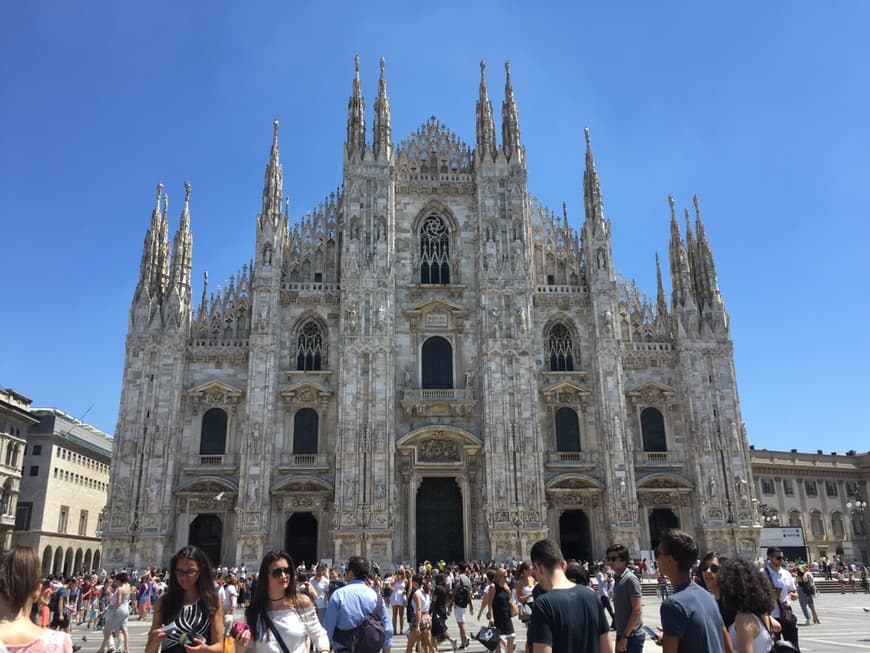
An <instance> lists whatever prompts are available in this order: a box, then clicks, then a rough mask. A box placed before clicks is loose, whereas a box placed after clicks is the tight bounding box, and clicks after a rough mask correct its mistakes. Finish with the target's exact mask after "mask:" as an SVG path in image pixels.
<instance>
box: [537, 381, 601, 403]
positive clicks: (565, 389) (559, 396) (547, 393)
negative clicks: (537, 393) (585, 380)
mask: <svg viewBox="0 0 870 653" xmlns="http://www.w3.org/2000/svg"><path fill="white" fill-rule="evenodd" d="M541 396H542V397H543V398H544V401H545V402H547V403H548V404H554V405H556V404H561V405H566V404H567V405H571V404H574V405H576V404H582V403H585V402H586V400H587V399H589V397H591V396H592V393H591V392H589V390H587V389H586V388H584V387H582V386H579V385H577V384H576V383H572V382H571V381H559V382H557V383H553V384H551V385H548V386H547V387H545V388H543V389H542V390H541Z"/></svg>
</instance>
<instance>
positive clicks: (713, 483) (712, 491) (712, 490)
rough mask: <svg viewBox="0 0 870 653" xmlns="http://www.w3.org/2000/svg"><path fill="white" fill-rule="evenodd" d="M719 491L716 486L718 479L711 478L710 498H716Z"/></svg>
mask: <svg viewBox="0 0 870 653" xmlns="http://www.w3.org/2000/svg"><path fill="white" fill-rule="evenodd" d="M718 491H719V489H718V487H717V486H716V479H715V478H714V477H712V476H711V477H710V497H711V498H715V497H716V494H717V493H718Z"/></svg>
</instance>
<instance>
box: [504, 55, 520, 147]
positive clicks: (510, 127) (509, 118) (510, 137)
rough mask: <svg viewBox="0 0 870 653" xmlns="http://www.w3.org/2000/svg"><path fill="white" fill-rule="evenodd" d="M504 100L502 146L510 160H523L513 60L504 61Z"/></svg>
mask: <svg viewBox="0 0 870 653" xmlns="http://www.w3.org/2000/svg"><path fill="white" fill-rule="evenodd" d="M504 70H505V82H504V102H502V105H501V146H502V149H503V150H504V153H505V156H506V157H507V159H508V161H512V160H516V161H517V163H522V162H523V151H522V150H523V146H522V145H521V143H520V112H519V110H518V109H517V103H516V101H515V100H514V85H513V84H512V83H511V62H510V61H505V62H504Z"/></svg>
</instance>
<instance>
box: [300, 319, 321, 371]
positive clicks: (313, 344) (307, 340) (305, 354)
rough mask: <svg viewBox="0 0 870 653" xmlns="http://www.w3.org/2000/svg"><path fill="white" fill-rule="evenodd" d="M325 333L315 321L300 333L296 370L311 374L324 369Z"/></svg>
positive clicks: (306, 325) (304, 327)
mask: <svg viewBox="0 0 870 653" xmlns="http://www.w3.org/2000/svg"><path fill="white" fill-rule="evenodd" d="M324 353H325V351H324V342H323V331H322V330H321V328H320V325H319V324H317V322H315V321H314V320H308V321H307V322H306V323H305V324H304V325H303V326H302V329H301V330H300V331H299V337H298V338H297V339H296V369H297V370H298V371H300V372H311V371H316V370H320V369H322V366H324V365H325V363H326V360H325V358H326V357H325V356H324Z"/></svg>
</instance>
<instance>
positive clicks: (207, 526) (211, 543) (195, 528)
mask: <svg viewBox="0 0 870 653" xmlns="http://www.w3.org/2000/svg"><path fill="white" fill-rule="evenodd" d="M223 532H224V525H223V522H222V521H221V519H220V517H218V516H217V515H198V516H197V517H196V519H194V520H193V521H192V522H191V523H190V531H189V532H188V537H187V542H188V543H189V544H190V545H191V546H195V547H198V548H199V549H201V550H202V552H203V553H204V554H205V555H206V557H207V558H208V559H209V561H210V562H211V566H212V567H217V566H218V565H219V564H220V563H221V562H222V560H221V545H222V544H223Z"/></svg>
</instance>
